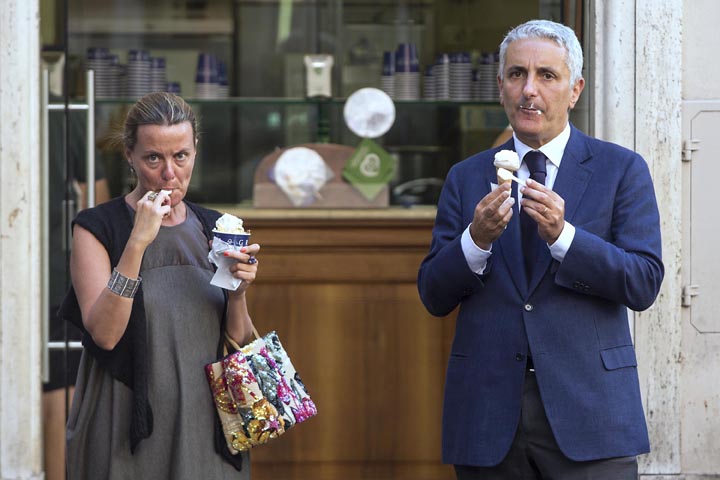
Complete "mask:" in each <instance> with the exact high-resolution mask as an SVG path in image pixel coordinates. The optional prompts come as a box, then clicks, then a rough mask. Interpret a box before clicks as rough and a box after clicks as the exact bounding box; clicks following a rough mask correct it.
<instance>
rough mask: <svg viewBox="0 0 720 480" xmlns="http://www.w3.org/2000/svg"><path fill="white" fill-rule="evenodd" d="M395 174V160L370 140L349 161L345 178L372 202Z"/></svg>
mask: <svg viewBox="0 0 720 480" xmlns="http://www.w3.org/2000/svg"><path fill="white" fill-rule="evenodd" d="M394 174H395V159H394V158H393V157H392V156H390V154H389V153H387V152H386V151H385V150H383V148H382V147H381V146H380V145H378V144H377V143H375V142H373V141H372V140H370V139H369V138H366V139H363V141H362V142H360V145H358V148H357V149H356V150H355V153H353V154H352V156H351V157H350V158H349V159H348V161H347V163H346V164H345V168H344V169H343V178H344V179H345V180H347V181H348V182H350V183H351V184H352V185H353V187H355V188H356V189H357V190H358V191H359V192H360V193H361V194H362V195H363V196H364V197H365V198H367V199H368V200H369V201H372V200H373V199H374V198H375V197H377V195H378V194H379V193H380V191H381V190H382V189H383V187H384V186H385V185H387V183H388V182H389V181H390V180H391V179H392V177H393V175H394Z"/></svg>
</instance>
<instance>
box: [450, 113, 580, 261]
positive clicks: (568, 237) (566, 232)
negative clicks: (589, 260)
mask: <svg viewBox="0 0 720 480" xmlns="http://www.w3.org/2000/svg"><path fill="white" fill-rule="evenodd" d="M513 140H514V141H515V151H516V152H517V154H518V156H519V157H520V158H522V159H524V158H525V154H526V153H528V152H530V151H532V150H533V149H532V148H530V147H529V146H527V145H525V144H524V143H522V142H521V141H520V140H518V138H517V136H515V133H513ZM568 140H570V124H569V123H568V124H567V125H566V126H565V129H564V130H563V131H562V132H561V133H560V135H558V136H557V137H555V138H553V139H552V140H551V141H550V142H548V143H546V144H545V145H543V146H542V147H540V151H541V152H542V153H544V154H545V156H546V157H547V160H546V162H545V165H546V169H547V175H546V177H545V186H546V187H548V188H549V189H551V190H552V187H553V185H554V184H555V178H556V177H557V174H558V169H559V168H560V162H561V161H562V157H563V154H564V153H565V147H566V146H567V143H568ZM517 177H518V178H520V179H521V180H527V179H528V178H529V177H530V170H528V167H527V165H526V164H525V162H524V161H522V162H521V163H520V169H519V170H518V171H517ZM517 195H518V198H517V199H516V200H517V203H518V210H519V209H520V208H521V207H520V200H522V193H520V188H518V189H517ZM573 238H575V227H573V226H572V225H571V224H570V223H569V222H567V221H566V222H565V227H564V228H563V231H562V232H560V236H559V237H558V239H557V240H556V241H555V243H553V244H552V245H548V248H549V249H550V255H552V257H553V258H554V259H555V260H557V261H558V262H562V261H563V259H564V258H565V254H566V253H567V251H568V249H569V248H570V245H571V244H572V241H573ZM460 245H461V247H462V251H463V253H464V254H465V260H466V261H467V263H468V266H469V267H470V269H471V270H472V271H473V272H475V273H477V274H478V275H482V273H483V272H485V267H486V266H487V261H488V259H489V258H490V255H492V245H491V246H490V250H484V249H482V248H480V247H478V246H477V244H476V243H475V242H474V241H473V239H472V237H471V236H470V225H468V227H467V228H466V229H465V231H464V232H463V234H462V237H461V238H460Z"/></svg>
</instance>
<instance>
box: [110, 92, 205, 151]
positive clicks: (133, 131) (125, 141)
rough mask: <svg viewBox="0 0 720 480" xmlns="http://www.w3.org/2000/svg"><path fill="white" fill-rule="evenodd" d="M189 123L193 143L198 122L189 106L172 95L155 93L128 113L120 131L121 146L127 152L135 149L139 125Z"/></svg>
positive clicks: (195, 139) (196, 133)
mask: <svg viewBox="0 0 720 480" xmlns="http://www.w3.org/2000/svg"><path fill="white" fill-rule="evenodd" d="M183 122H190V125H191V126H192V130H193V141H194V142H197V140H198V137H199V135H200V134H199V131H198V121H197V118H196V117H195V112H193V110H192V108H191V107H190V105H188V104H187V102H186V101H185V100H183V99H182V97H180V96H178V95H175V94H174V93H167V92H156V93H150V94H148V95H145V96H144V97H142V98H141V99H140V100H138V101H137V102H136V103H135V104H134V105H133V106H132V107H131V108H130V111H128V114H127V116H126V117H125V123H124V124H123V131H122V139H121V142H122V145H123V147H124V148H126V149H127V150H132V149H134V148H135V144H136V143H137V131H138V127H140V126H141V125H167V126H170V125H177V124H179V123H183Z"/></svg>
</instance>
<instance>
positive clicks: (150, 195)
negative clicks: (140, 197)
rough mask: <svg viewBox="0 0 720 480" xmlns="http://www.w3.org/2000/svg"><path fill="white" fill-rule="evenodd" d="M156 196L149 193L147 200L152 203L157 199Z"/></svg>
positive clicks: (154, 193) (155, 193)
mask: <svg viewBox="0 0 720 480" xmlns="http://www.w3.org/2000/svg"><path fill="white" fill-rule="evenodd" d="M157 196H158V194H157V192H150V193H148V196H147V199H148V200H150V201H151V202H154V201H155V199H156V198H157Z"/></svg>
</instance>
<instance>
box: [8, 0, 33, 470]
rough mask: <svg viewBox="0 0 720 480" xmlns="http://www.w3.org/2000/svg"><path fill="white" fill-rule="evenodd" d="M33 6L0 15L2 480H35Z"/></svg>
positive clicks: (17, 4) (21, 0) (14, 3)
mask: <svg viewBox="0 0 720 480" xmlns="http://www.w3.org/2000/svg"><path fill="white" fill-rule="evenodd" d="M39 31H40V30H39V11H38V1H37V0H3V1H2V8H0V479H3V480H5V479H7V480H9V479H13V480H19V479H41V478H43V476H44V475H43V471H42V422H41V413H40V399H41V383H40V378H41V377H40V348H41V338H40V331H41V330H40V295H41V282H40V262H41V258H40V256H41V254H42V249H41V247H40V242H39V238H40V236H39V234H40V128H39V127H40V106H39V100H40V93H39V86H40V80H39V64H40V61H39V59H40V42H39Z"/></svg>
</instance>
